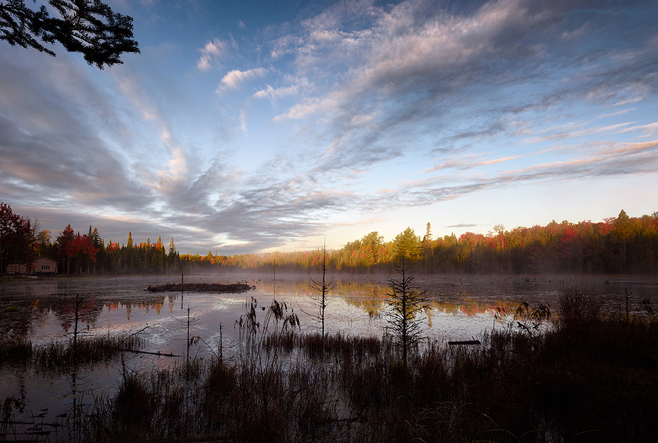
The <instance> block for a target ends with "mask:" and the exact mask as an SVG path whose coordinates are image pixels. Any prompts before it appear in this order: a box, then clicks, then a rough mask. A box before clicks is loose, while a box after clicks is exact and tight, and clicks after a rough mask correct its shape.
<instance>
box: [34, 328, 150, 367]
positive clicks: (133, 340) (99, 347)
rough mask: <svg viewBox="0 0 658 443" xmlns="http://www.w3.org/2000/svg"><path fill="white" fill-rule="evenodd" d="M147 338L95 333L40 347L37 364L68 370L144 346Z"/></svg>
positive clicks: (37, 365) (36, 352)
mask: <svg viewBox="0 0 658 443" xmlns="http://www.w3.org/2000/svg"><path fill="white" fill-rule="evenodd" d="M143 344H144V340H143V339H142V338H140V337H139V336H138V335H134V334H131V335H115V336H111V335H95V336H91V337H80V338H78V339H77V340H76V342H74V341H73V340H65V341H58V342H52V343H49V344H46V345H43V346H36V347H34V348H33V350H32V357H33V360H34V365H35V366H36V367H37V368H40V369H65V368H68V367H71V366H75V365H77V364H84V363H93V362H99V361H108V360H111V359H112V358H115V357H116V356H118V355H120V354H121V352H123V351H124V350H126V349H132V350H136V349H140V348H141V347H142V346H143Z"/></svg>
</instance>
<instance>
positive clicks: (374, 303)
mask: <svg viewBox="0 0 658 443" xmlns="http://www.w3.org/2000/svg"><path fill="white" fill-rule="evenodd" d="M311 277H313V278H315V279H316V281H317V278H318V277H319V279H320V280H321V275H320V276H317V275H313V276H311ZM327 277H328V278H327V280H328V281H330V282H331V286H330V290H329V295H328V302H327V308H326V314H325V324H326V330H327V332H329V333H331V334H336V333H341V334H343V335H361V336H368V335H371V336H377V337H382V335H383V334H384V332H385V330H386V328H387V327H388V326H389V323H388V321H387V319H388V316H387V312H388V309H389V308H388V306H387V304H386V300H387V293H388V292H389V291H390V289H389V288H388V279H389V278H391V277H392V278H396V276H384V275H382V276H379V275H376V276H370V277H368V276H356V277H355V276H345V275H328V276H327ZM180 279H181V276H177V277H174V276H168V277H158V276H141V277H122V278H79V279H77V278H72V279H63V278H53V279H36V280H29V281H24V280H21V281H16V282H7V283H4V284H2V285H0V334H1V336H2V337H3V338H17V337H27V338H29V339H30V340H31V341H32V343H33V344H36V345H41V344H46V343H49V342H52V341H53V340H67V339H69V338H70V337H71V334H72V332H73V330H74V322H75V305H76V303H75V300H76V296H77V297H78V299H80V300H81V303H80V305H79V322H78V331H79V333H80V334H83V335H94V334H96V335H98V334H110V335H112V334H118V333H139V335H140V336H141V337H142V338H144V339H145V342H146V344H145V346H144V347H143V350H145V351H148V352H153V353H158V352H159V353H161V354H173V355H175V356H177V357H165V356H157V355H151V354H133V353H125V354H124V357H123V359H122V360H123V361H114V362H111V363H106V364H96V365H94V366H93V367H85V368H81V369H80V370H78V371H76V373H75V375H74V377H73V378H72V377H71V374H67V373H55V372H52V371H51V372H48V371H42V372H38V371H36V370H35V369H33V368H25V367H13V366H9V365H6V364H3V365H2V366H1V367H0V401H1V400H4V399H5V398H7V397H9V396H18V397H19V396H21V395H22V394H25V396H26V407H25V410H24V412H23V413H22V414H18V413H16V412H15V414H16V415H15V417H14V419H15V420H16V421H21V420H23V421H24V422H29V421H30V420H32V421H34V418H33V417H34V416H39V415H41V419H42V420H47V421H48V420H49V421H51V422H52V421H55V420H56V416H57V415H58V414H60V413H62V411H64V412H65V411H67V410H68V409H70V407H71V403H72V402H73V401H74V399H75V400H76V401H78V402H85V401H86V402H91V401H92V400H93V397H94V396H97V395H100V394H102V393H111V392H113V391H114V390H116V388H117V385H118V382H119V380H120V377H121V373H122V368H128V370H131V371H132V370H134V371H148V370H151V369H154V368H167V367H172V366H173V365H176V364H180V363H181V362H184V359H185V355H186V354H187V353H188V352H189V355H190V356H191V357H195V358H198V359H208V358H210V357H211V356H212V355H216V354H217V353H218V352H219V349H220V345H221V352H222V354H223V355H224V356H226V357H227V358H231V356H232V355H234V354H235V352H236V350H237V348H238V341H239V328H238V327H237V326H236V322H237V321H239V319H240V317H241V316H243V315H244V314H245V312H246V306H247V305H248V304H249V303H251V300H252V299H254V300H256V302H257V303H258V305H257V309H256V312H257V313H258V316H259V317H258V321H259V322H260V323H261V325H263V320H264V316H265V311H266V308H267V307H269V305H270V303H271V302H272V300H273V299H276V300H277V301H278V302H280V303H285V306H286V307H287V308H288V310H289V311H288V312H290V313H292V312H294V313H295V314H296V315H297V316H298V317H299V320H300V329H301V330H302V331H303V332H317V331H319V328H320V323H319V322H318V320H317V318H316V317H317V312H318V307H317V296H318V295H319V293H318V291H317V290H314V289H313V288H312V286H311V285H310V277H309V275H279V274H277V276H276V281H274V280H273V278H272V276H271V275H248V276H247V275H238V274H214V275H190V276H188V275H186V276H185V277H184V279H185V283H236V282H241V281H244V282H246V283H248V284H249V285H251V286H253V288H254V289H252V290H250V291H248V292H245V293H238V294H218V293H198V292H181V291H175V292H164V293H153V292H147V291H145V289H146V288H147V287H148V286H149V285H158V284H163V283H170V282H174V283H176V282H180ZM414 284H416V285H417V286H418V287H419V288H420V289H421V290H424V291H426V297H427V298H428V300H429V306H430V307H429V309H427V310H426V311H425V314H424V316H423V317H422V318H421V321H422V324H423V335H424V336H425V337H427V340H430V341H438V342H446V341H450V340H470V339H477V338H478V337H481V335H482V334H483V332H485V331H486V330H487V329H489V330H490V329H491V328H505V327H508V324H509V321H510V320H511V318H510V317H509V316H508V317H505V316H503V318H502V321H496V314H501V313H503V314H504V313H508V314H511V313H513V312H514V311H515V310H516V308H517V307H518V306H519V304H520V303H521V302H523V301H525V302H528V303H529V304H530V306H537V305H538V304H539V303H543V304H547V305H549V306H550V308H551V310H552V312H556V310H557V306H558V297H559V291H560V288H564V287H569V286H570V287H575V288H581V289H584V290H586V291H587V292H589V293H592V294H595V295H596V296H597V297H600V298H601V300H603V301H604V304H605V309H606V310H607V312H608V313H609V314H611V315H624V316H625V315H626V297H625V296H626V294H629V296H630V297H629V299H628V306H629V310H630V311H631V313H637V312H639V311H640V310H641V308H640V302H641V301H642V300H644V299H646V298H650V297H652V296H655V295H657V294H658V280H656V279H655V278H645V277H635V276H631V277H628V276H615V277H610V276H606V277H592V278H583V277H559V276H557V277H556V276H463V275H457V276H455V275H433V276H425V275H421V276H418V277H417V278H416V279H415V280H414ZM654 299H655V300H658V298H654ZM188 334H189V336H190V337H193V338H195V340H193V344H192V345H191V346H190V347H189V349H188V346H187V345H188ZM220 338H221V340H220ZM122 365H125V366H122Z"/></svg>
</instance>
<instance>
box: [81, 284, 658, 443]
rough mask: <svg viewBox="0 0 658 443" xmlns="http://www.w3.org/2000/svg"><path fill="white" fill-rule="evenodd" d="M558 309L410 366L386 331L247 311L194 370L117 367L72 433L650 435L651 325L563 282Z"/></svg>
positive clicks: (656, 413) (653, 383)
mask: <svg viewBox="0 0 658 443" xmlns="http://www.w3.org/2000/svg"><path fill="white" fill-rule="evenodd" d="M252 307H253V308H254V309H255V308H256V305H255V304H254V303H253V302H252V303H251V304H248V306H247V308H248V312H252V311H251V308H252ZM533 309H534V308H532V307H527V311H528V312H529V313H532V311H533ZM538 309H540V310H541V308H538ZM556 311H557V315H556V316H553V317H551V321H552V322H554V327H552V328H545V329H540V333H535V332H534V328H533V333H528V332H527V331H526V330H525V329H523V328H503V329H496V330H493V331H489V332H487V333H484V334H483V336H482V337H481V341H482V344H481V345H480V346H477V347H474V346H448V345H447V344H446V343H438V342H434V343H429V344H427V345H426V346H423V347H419V348H416V349H413V350H412V352H411V353H410V354H409V356H408V357H409V359H408V362H407V364H404V363H403V362H402V359H401V357H400V352H399V349H397V346H396V343H395V342H394V341H391V340H386V339H384V340H382V339H380V338H377V337H352V336H346V335H341V334H335V335H328V336H326V337H325V340H324V343H323V342H322V336H321V334H302V333H300V332H299V330H298V329H296V328H291V327H284V326H283V324H282V322H283V319H284V318H285V316H279V320H276V316H275V315H274V313H273V314H272V317H271V322H270V323H269V324H267V325H263V324H257V323H256V322H255V321H252V320H253V319H255V317H254V318H252V319H248V318H244V319H243V327H244V328H245V331H242V334H241V335H242V337H243V338H244V340H245V343H248V346H244V347H243V348H241V350H240V352H238V354H237V355H236V356H235V357H233V358H231V359H221V358H218V357H217V356H215V358H211V359H209V360H199V361H195V362H194V364H195V365H196V368H195V376H194V377H189V376H188V374H189V369H187V368H186V367H185V366H184V365H183V366H178V367H174V368H171V369H166V370H158V371H153V372H150V373H149V372H146V373H132V372H130V371H129V370H126V369H124V375H123V377H122V379H121V382H120V386H119V387H118V389H117V392H116V394H114V395H111V396H108V395H103V396H100V397H97V398H96V399H95V401H94V404H93V405H91V406H89V407H88V409H87V410H86V412H85V414H84V426H83V427H82V428H81V429H82V430H81V432H82V433H81V434H80V433H79V434H76V438H75V440H76V441H90V442H91V441H93V442H110V441H136V442H146V441H232V442H263V441H267V442H307V441H341V442H380V441H395V442H418V441H423V442H471V441H488V442H552V443H555V442H572V441H573V442H590V441H592V442H621V441H649V442H650V441H656V440H657V438H656V434H655V417H658V402H657V401H656V399H655V393H656V392H658V322H656V321H654V320H652V318H647V317H644V318H639V317H629V318H628V319H625V318H624V319H623V320H622V319H619V318H616V319H614V318H609V317H605V316H604V315H603V314H602V312H601V310H600V306H599V303H598V301H597V300H596V298H595V297H593V296H591V295H588V294H587V293H585V292H584V291H580V290H572V291H571V292H565V293H563V297H562V298H561V304H560V306H558V307H557V310H556ZM281 312H283V311H281Z"/></svg>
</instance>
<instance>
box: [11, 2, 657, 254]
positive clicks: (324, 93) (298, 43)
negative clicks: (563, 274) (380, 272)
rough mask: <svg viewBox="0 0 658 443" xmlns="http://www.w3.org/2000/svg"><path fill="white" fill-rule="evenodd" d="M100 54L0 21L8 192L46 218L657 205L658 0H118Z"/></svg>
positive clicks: (82, 220) (467, 226)
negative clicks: (2, 27) (28, 36)
mask: <svg viewBox="0 0 658 443" xmlns="http://www.w3.org/2000/svg"><path fill="white" fill-rule="evenodd" d="M109 4H110V5H111V6H112V8H113V9H114V10H115V11H117V12H120V13H122V14H126V15H130V16H132V17H133V19H134V32H135V38H136V40H137V41H138V42H139V45H140V49H141V54H129V55H124V56H123V61H124V64H123V65H117V66H114V67H112V68H106V69H104V70H102V71H100V70H98V69H96V68H94V67H91V66H88V65H87V64H86V63H85V62H84V60H83V59H82V57H80V56H78V55H77V54H73V55H72V54H68V53H66V52H65V51H64V49H63V48H62V47H59V46H54V47H53V48H52V49H53V50H54V51H55V52H56V53H57V56H56V57H51V56H49V55H47V54H43V53H39V52H36V51H34V50H28V49H23V48H18V47H11V46H9V45H8V44H6V43H5V42H0V91H1V92H0V200H1V201H3V202H5V203H8V204H9V205H11V206H12V208H13V210H14V212H17V213H19V214H21V215H23V216H28V217H30V218H31V219H37V220H39V223H40V227H41V228H42V229H50V230H51V231H52V232H53V234H54V236H56V235H57V234H58V233H59V232H60V231H62V230H63V229H64V228H65V227H66V225H67V224H69V223H70V224H71V226H72V227H73V228H74V229H75V230H79V231H80V232H87V230H88V229H89V225H92V226H94V227H97V228H98V230H99V232H100V234H101V236H102V237H103V238H104V239H105V241H106V242H107V241H109V240H110V239H112V241H118V242H119V243H123V242H125V241H126V239H127V236H128V231H132V234H133V238H134V239H135V241H138V242H139V241H146V239H147V238H150V239H151V241H155V240H156V239H157V237H158V236H162V238H163V241H165V243H168V241H169V239H170V238H171V237H173V238H174V241H175V243H176V247H177V249H178V250H179V251H180V252H181V253H188V252H192V253H197V252H198V253H201V254H206V253H207V252H208V251H213V253H214V252H215V251H217V252H218V253H219V254H235V253H258V252H265V251H273V250H279V251H290V250H306V249H314V248H318V247H321V246H322V243H323V241H324V239H325V237H326V243H327V247H329V248H340V247H342V246H343V245H344V244H345V243H346V242H348V241H352V240H355V239H357V238H360V237H362V236H363V235H365V234H367V233H368V232H371V231H378V232H379V233H380V234H382V235H384V237H385V239H386V240H391V239H393V238H394V237H395V235H397V234H398V233H400V232H401V231H403V230H404V229H405V228H406V227H407V226H409V227H411V228H413V229H415V230H416V233H417V234H419V235H422V234H424V232H425V225H426V223H427V222H430V223H431V224H432V233H433V234H434V236H435V237H436V236H443V235H449V234H451V233H453V232H454V233H455V234H457V235H459V234H461V233H463V232H465V231H472V232H479V233H483V234H487V233H488V232H490V231H491V230H492V229H493V227H494V225H496V224H503V225H504V226H505V227H506V228H507V229H512V228H514V227H517V226H533V225H536V224H540V225H545V224H547V223H549V222H550V221H551V220H553V219H555V220H557V221H562V220H569V221H572V222H578V221H582V220H592V221H601V220H602V219H604V218H607V217H613V216H616V215H617V214H618V213H619V211H620V210H621V209H624V210H626V212H627V213H628V214H629V215H630V216H641V215H643V214H651V213H653V212H655V211H658V204H657V203H658V199H656V190H657V189H658V172H656V171H658V119H657V116H658V112H657V111H658V109H657V108H658V100H656V99H657V98H658V97H657V96H658V94H657V93H658V28H657V27H656V22H657V20H658V3H656V2H653V1H646V2H628V1H609V2H601V1H564V2H562V1H552V2H536V1H524V0H502V1H486V2H480V1H454V2H451V1H424V0H418V1H404V2H398V3H380V2H373V1H338V2H329V1H323V2H312V1H311V2H303V1H299V2H292V1H291V2H289V1H261V2H248V1H242V2H239V1H222V2H213V1H200V0H199V1H158V0H150V1H147V0H144V1H141V2H139V1H127V0H116V1H110V2H109Z"/></svg>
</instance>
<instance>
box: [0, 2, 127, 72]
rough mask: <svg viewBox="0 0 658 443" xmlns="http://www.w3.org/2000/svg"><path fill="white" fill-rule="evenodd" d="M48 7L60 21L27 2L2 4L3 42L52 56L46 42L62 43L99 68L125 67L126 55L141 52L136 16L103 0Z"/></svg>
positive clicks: (0, 14) (0, 35)
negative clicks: (134, 32)
mask: <svg viewBox="0 0 658 443" xmlns="http://www.w3.org/2000/svg"><path fill="white" fill-rule="evenodd" d="M48 5H49V6H50V8H51V10H54V11H57V14H58V15H59V18H58V17H53V16H51V15H50V12H49V10H48V9H47V8H46V6H45V5H42V6H41V8H39V9H38V10H36V11H35V10H33V9H31V8H29V7H28V6H26V5H25V0H8V1H4V2H1V3H0V40H5V41H6V42H7V43H9V44H10V45H11V46H15V45H18V46H22V47H23V48H28V47H29V48H33V49H36V50H37V51H39V52H45V53H46V54H50V55H52V56H55V53H54V52H53V51H52V50H50V49H48V48H46V47H45V46H44V45H43V44H42V43H48V44H53V43H55V42H59V43H61V44H62V46H64V48H65V49H66V50H67V51H69V52H80V53H82V55H83V57H84V59H85V61H86V62H87V63H89V64H90V65H96V66H97V67H98V68H99V69H103V67H105V66H112V65H114V64H122V63H123V62H122V61H121V59H120V56H121V54H123V53H126V52H128V53H139V52H140V51H139V46H138V44H137V42H136V41H135V40H133V19H132V17H130V16H127V15H122V14H119V13H117V12H114V11H112V8H110V7H109V6H108V5H107V4H105V3H102V2H101V1H100V0H48ZM39 40H40V41H39Z"/></svg>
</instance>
